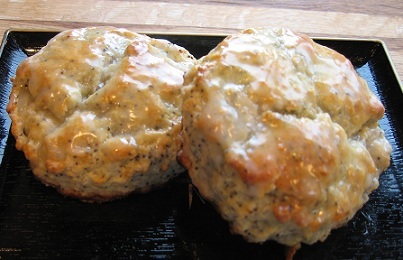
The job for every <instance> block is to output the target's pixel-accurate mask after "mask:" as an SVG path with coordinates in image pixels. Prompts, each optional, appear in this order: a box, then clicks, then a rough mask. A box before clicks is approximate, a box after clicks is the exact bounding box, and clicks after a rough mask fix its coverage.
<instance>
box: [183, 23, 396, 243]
mask: <svg viewBox="0 0 403 260" xmlns="http://www.w3.org/2000/svg"><path fill="white" fill-rule="evenodd" d="M185 85H186V86H185V88H184V93H185V94H184V101H183V110H182V111H183V132H182V134H183V140H184V144H183V150H182V152H181V154H180V156H179V158H180V160H181V162H182V163H183V165H185V166H186V168H187V169H188V172H189V175H190V177H191V180H192V182H193V184H194V185H195V186H196V187H197V188H198V190H199V192H200V193H201V195H202V196H203V197H204V198H206V199H207V200H209V201H210V202H211V203H212V204H213V205H215V206H216V208H217V210H218V211H219V213H220V214H221V216H222V217H223V218H224V219H226V220H227V221H228V222H229V224H230V227H231V231H232V232H233V233H236V234H240V235H242V236H243V237H244V238H245V239H246V240H247V241H250V242H256V243H260V242H264V241H266V240H269V239H270V240H276V241H278V242H279V243H282V244H285V245H289V246H295V245H298V244H300V243H301V242H303V243H307V244H312V243H314V242H316V241H318V240H324V239H325V238H326V237H327V236H328V235H329V233H330V231H331V230H332V229H334V228H337V227H340V226H341V225H344V224H345V223H346V222H347V221H348V220H350V219H351V218H352V217H353V216H354V214H355V213H356V212H357V210H359V209H360V208H361V207H362V206H363V204H364V203H365V202H366V201H367V200H368V195H369V194H370V193H371V191H373V190H374V189H376V188H377V187H378V177H379V175H380V173H381V172H382V171H384V170H385V169H386V168H387V167H388V165H389V160H390V152H391V146H390V144H389V143H388V141H387V140H386V139H385V137H384V133H383V131H382V130H381V129H380V127H379V126H378V120H379V119H381V118H382V116H383V114H384V107H383V105H382V104H381V102H380V101H379V100H378V99H377V98H376V96H375V95H374V94H373V93H372V92H371V91H370V89H369V88H368V86H367V84H366V82H365V81H364V80H363V79H362V78H361V77H360V76H358V75H357V73H356V72H355V70H354V68H353V66H352V64H351V63H350V61H349V60H347V59H346V58H345V57H344V56H342V55H341V54H339V53H337V52H335V51H333V50H331V49H329V48H326V47H324V46H321V45H319V44H316V43H314V42H313V41H312V40H311V39H310V38H309V37H307V36H305V35H302V34H295V33H293V32H291V31H289V30H286V29H274V30H269V29H264V28H258V29H246V30H244V31H242V32H240V33H238V34H234V35H231V36H228V37H227V38H226V39H224V40H223V41H222V42H221V43H220V44H219V45H218V46H217V47H216V48H214V49H213V50H212V51H211V52H210V53H209V54H208V55H206V56H205V57H203V58H202V59H201V61H200V64H199V65H196V66H195V67H194V68H193V69H192V70H191V71H190V72H189V73H188V74H187V75H186V78H185Z"/></svg>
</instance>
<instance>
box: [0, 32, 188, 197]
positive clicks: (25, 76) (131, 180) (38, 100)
mask: <svg viewBox="0 0 403 260" xmlns="http://www.w3.org/2000/svg"><path fill="white" fill-rule="evenodd" d="M194 63H195V59H194V58H193V56H192V55H191V54H189V53H188V51H187V50H185V49H184V48H182V47H179V46H177V45H175V44H173V43H171V42H168V41H165V40H158V39H153V38H150V37H148V36H146V35H141V34H136V33H134V32H130V31H128V30H126V29H118V28H113V27H91V28H80V29H73V30H68V31H64V32H62V33H60V34H58V35H56V36H55V37H54V38H53V39H51V40H50V41H49V42H48V44H47V45H46V46H45V47H44V48H43V49H41V50H40V51H39V52H38V53H37V54H35V55H34V56H31V57H29V58H27V59H26V60H24V61H23V62H22V63H21V64H20V65H19V67H18V69H17V72H16V76H15V78H14V80H13V89H12V92H11V96H10V102H9V105H8V107H7V111H8V112H9V114H10V117H11V119H12V134H13V135H14V136H15V139H16V147H17V149H19V150H22V151H23V152H24V153H25V156H26V158H27V159H28V160H29V161H30V166H31V168H32V171H33V173H34V175H35V177H36V178H38V179H39V180H40V181H42V182H43V183H45V184H47V185H50V186H54V187H55V188H57V189H58V190H59V191H60V192H61V193H62V194H65V195H68V196H72V197H77V198H80V199H82V200H85V201H100V202H102V201H108V200H112V199H114V198H118V197H122V196H125V195H127V194H129V193H131V192H146V191H148V190H150V189H152V188H154V187H157V186H160V185H163V184H164V183H166V182H167V181H168V180H170V179H172V178H173V177H175V176H177V175H178V174H179V173H181V172H183V168H182V167H181V166H180V165H179V164H178V163H177V161H176V155H177V152H178V150H179V149H180V147H181V140H180V139H179V133H180V130H181V106H182V98H181V88H182V87H183V80H184V79H183V76H184V74H185V72H186V71H188V70H189V69H190V68H191V67H192V66H193V65H194Z"/></svg>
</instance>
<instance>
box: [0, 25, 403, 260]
mask: <svg viewBox="0 0 403 260" xmlns="http://www.w3.org/2000/svg"><path fill="white" fill-rule="evenodd" d="M54 35H55V33H54V32H19V31H9V32H8V33H7V34H6V35H5V37H4V41H3V45H2V50H1V51H2V53H1V56H0V87H1V92H0V95H1V96H0V103H1V110H0V116H1V119H0V120H1V129H0V140H1V147H0V148H1V150H0V154H1V155H3V153H4V157H3V161H2V163H1V169H0V259H8V258H10V257H15V258H24V259H25V258H28V259H30V258H35V259H37V258H50V259H54V258H69V259H70V258H71V259H73V258H79V259H98V258H99V259H105V258H143V257H147V258H159V259H160V258H169V259H172V258H174V259H177V258H181V259H183V258H184V259H243V258H249V259H283V258H284V247H283V246H281V245H279V244H277V243H275V242H272V241H269V242H266V243H264V244H261V245H257V244H249V243H246V242H245V241H244V240H243V239H242V238H240V237H239V236H235V235H231V234H230V233H229V231H228V225H227V223H226V222H225V221H223V220H222V219H221V218H220V216H219V215H218V214H217V213H216V211H215V210H214V209H213V208H212V206H211V205H210V204H208V203H203V202H202V201H201V200H200V199H199V198H198V197H197V196H194V199H193V204H192V207H191V208H190V209H189V207H188V178H187V176H186V173H184V174H183V175H182V176H180V177H179V178H177V179H175V180H174V181H172V182H171V183H169V184H168V185H167V186H166V187H165V188H163V189H160V190H157V191H153V192H151V193H148V194H134V195H131V196H129V197H127V198H125V199H122V200H118V201H114V202H110V203H105V204H86V203H82V202H79V201H77V200H74V199H70V198H66V197H63V196H61V195H59V194H58V193H56V191H55V190H54V189H52V188H48V187H45V186H44V185H42V184H41V183H39V182H38V181H37V180H36V179H35V178H34V177H33V175H32V173H31V172H30V168H29V166H28V162H27V161H26V159H25V158H24V155H23V153H22V152H19V151H17V150H16V149H15V148H14V143H15V140H14V138H13V137H12V136H11V135H9V125H10V120H9V118H8V116H7V114H6V112H5V106H6V104H7V102H8V96H9V93H10V88H11V83H10V77H12V76H13V75H14V72H15V70H16V67H17V66H18V64H19V63H20V62H21V61H22V60H23V59H24V58H26V57H27V56H28V55H32V54H34V53H35V52H37V51H38V50H39V49H40V48H41V47H43V46H44V45H45V44H46V42H47V41H48V40H49V39H50V38H51V37H52V36H54ZM154 36H155V37H162V38H166V39H168V40H171V41H173V42H175V43H177V44H179V45H182V46H183V47H185V48H187V49H188V50H189V51H190V52H191V53H193V54H194V55H195V56H196V57H201V56H202V55H205V54H207V52H208V51H209V50H210V49H212V48H213V47H214V46H215V45H216V44H217V43H218V42H219V41H221V40H222V37H220V36H181V35H154ZM316 41H318V42H320V43H321V44H323V45H327V46H329V47H331V48H334V49H336V50H337V51H339V52H341V53H343V54H344V55H346V56H347V57H348V58H350V59H351V61H352V62H353V64H354V66H355V67H356V69H357V71H358V73H359V74H360V75H361V76H363V77H364V78H365V79H366V80H367V81H368V83H369V86H370V88H371V89H372V91H374V92H375V93H376V94H377V95H378V96H379V98H380V99H381V101H382V102H383V103H384V105H385V107H386V115H385V117H384V118H383V119H382V120H381V122H380V123H381V127H382V128H383V129H384V130H385V133H386V137H387V139H388V140H389V141H390V143H391V144H392V146H393V153H392V160H391V166H390V168H389V169H388V170H387V171H386V172H385V173H383V174H382V175H381V178H380V187H379V189H378V190H376V191H375V192H374V193H372V194H371V196H370V201H369V202H368V203H367V204H366V205H364V207H363V208H362V209H361V210H360V211H359V212H358V213H357V214H356V216H355V217H354V219H353V220H352V221H351V222H349V224H348V225H347V226H344V227H342V228H339V229H337V230H334V231H333V232H332V234H331V235H330V236H329V237H328V239H327V240H326V241H325V242H318V243H316V244H314V245H312V246H309V245H303V246H302V248H301V249H300V250H299V251H298V252H297V254H296V256H295V259H340V258H342V259H346V258H356V259H362V258H365V259H366V258H368V259H374V258H377V259H386V258H388V259H397V258H402V257H403V252H402V248H403V220H402V213H403V210H402V202H403V194H402V185H403V155H402V147H403V139H402V138H403V132H402V131H403V109H402V105H401V104H402V102H403V94H402V90H401V88H400V85H399V82H398V80H397V79H396V76H395V74H394V70H393V69H392V66H391V64H390V61H389V59H388V55H387V53H386V51H385V48H384V46H383V44H382V43H381V42H378V41H364V40H363V41H362V40H335V39H322V40H319V39H317V40H316Z"/></svg>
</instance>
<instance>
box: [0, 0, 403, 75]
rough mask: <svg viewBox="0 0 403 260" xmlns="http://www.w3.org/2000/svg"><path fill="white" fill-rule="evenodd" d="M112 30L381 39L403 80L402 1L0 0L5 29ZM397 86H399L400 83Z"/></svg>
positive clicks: (1, 30) (1, 31)
mask: <svg viewBox="0 0 403 260" xmlns="http://www.w3.org/2000/svg"><path fill="white" fill-rule="evenodd" d="M98 25H113V26H118V27H125V28H127V29H130V30H134V31H137V32H141V33H155V32H163V33H183V34H230V33H233V32H236V31H239V30H240V29H243V28H248V27H259V26H266V27H286V28H290V29H292V30H294V31H298V32H302V33H306V34H308V35H310V36H314V37H335V38H360V39H379V40H382V41H383V42H384V43H385V44H386V46H387V49H388V51H389V54H390V57H391V60H392V63H393V64H394V66H395V68H396V71H397V74H398V75H399V76H400V79H401V78H402V77H403V59H402V57H403V1H401V0H384V1H379V0H367V1H347V0H343V1H319V0H309V1H298V0H291V1H282V0H270V1H263V0H259V1H242V0H235V1H225V0H214V1H196V0H190V1H185V0H173V1H168V0H166V1H142V2H138V1H129V0H109V1H96V0H87V1H65V0H63V1H61V0H55V1H46V0H43V1H32V0H27V1H24V0H9V1H6V0H0V37H1V36H2V35H4V33H5V32H6V30H8V29H23V30H64V29H69V28H78V27H85V26H98ZM400 82H401V81H400Z"/></svg>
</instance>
